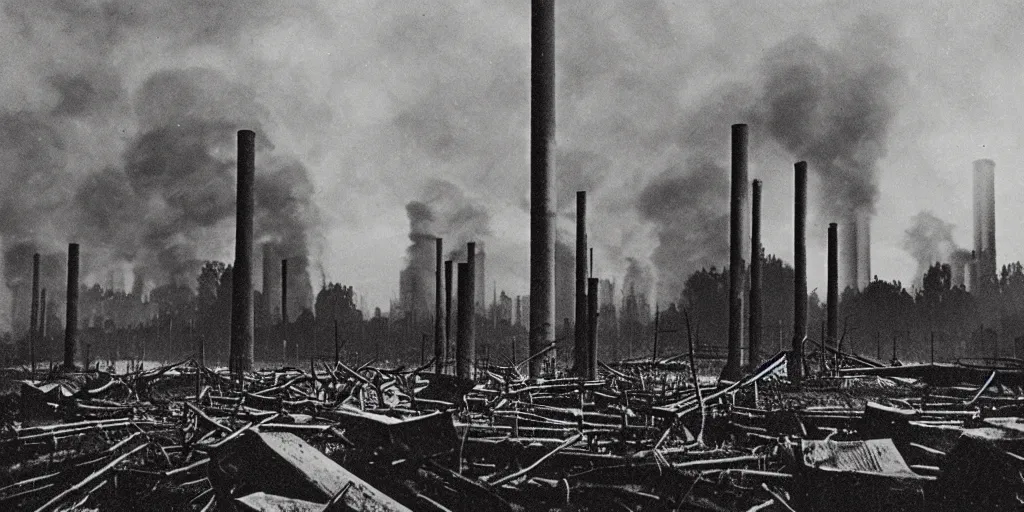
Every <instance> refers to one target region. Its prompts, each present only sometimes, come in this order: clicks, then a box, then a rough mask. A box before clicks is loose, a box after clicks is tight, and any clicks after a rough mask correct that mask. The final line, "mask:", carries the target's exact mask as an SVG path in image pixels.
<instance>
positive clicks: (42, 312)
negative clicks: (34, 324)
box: [39, 288, 46, 341]
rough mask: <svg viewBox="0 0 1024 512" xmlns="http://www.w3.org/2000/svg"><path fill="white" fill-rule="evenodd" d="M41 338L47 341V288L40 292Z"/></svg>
mask: <svg viewBox="0 0 1024 512" xmlns="http://www.w3.org/2000/svg"><path fill="white" fill-rule="evenodd" d="M39 339H40V340H43V341H46V288H43V291H42V292H40V293H39Z"/></svg>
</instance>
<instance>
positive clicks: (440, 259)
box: [434, 238, 445, 374]
mask: <svg viewBox="0 0 1024 512" xmlns="http://www.w3.org/2000/svg"><path fill="white" fill-rule="evenodd" d="M443 252H444V240H442V239H440V238H438V239H437V254H436V255H435V256H436V266H435V268H434V373H437V374H440V373H441V370H443V369H444V341H445V338H444V333H445V323H444V322H445V317H444V311H445V310H444V303H443V302H442V301H443V300H444V288H443V285H442V282H441V279H442V278H443V277H444V268H443V266H444V256H443V254H442V253H443Z"/></svg>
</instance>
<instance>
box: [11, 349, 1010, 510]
mask: <svg viewBox="0 0 1024 512" xmlns="http://www.w3.org/2000/svg"><path fill="white" fill-rule="evenodd" d="M816 358H817V360H819V361H820V363H821V364H820V365H817V364H816ZM693 364H694V361H693V359H692V358H690V359H686V355H685V354H682V355H676V356H672V357H667V358H663V359H660V360H651V359H649V358H648V359H644V360H635V361H621V362H616V363H611V364H606V363H604V362H601V363H600V364H599V372H598V376H597V378H595V379H590V380H587V379H579V378H551V379H540V380H528V379H526V378H524V377H523V376H522V375H521V374H520V373H519V368H517V367H500V366H491V367H478V368H477V375H478V376H479V378H478V380H477V381H475V382H474V381H467V380H463V379H459V378H456V377H454V376H451V375H444V374H435V373H428V372H426V370H427V368H433V367H434V366H433V363H432V362H431V363H428V364H427V365H425V366H423V367H421V368H411V369H406V368H397V369H386V368H377V367H374V366H371V365H370V364H364V365H361V366H349V365H347V364H345V363H341V362H338V363H333V362H332V363H331V364H311V365H310V367H309V368H308V369H305V370H304V369H298V368H282V369H274V370H263V371H257V372H251V373H247V374H245V375H244V377H243V378H242V380H241V382H237V381H233V380H232V378H231V376H230V375H229V374H228V372H227V370H226V369H211V368H207V367H204V366H202V365H200V364H198V363H197V362H196V361H193V360H188V361H184V362H181V363H178V364H173V365H168V366H163V367H160V368H155V369H150V370H146V371H141V370H137V371H131V372H128V373H125V374H110V373H103V372H88V373H78V374H59V373H53V374H50V375H46V376H42V375H39V376H31V375H27V374H23V375H20V376H12V375H10V374H9V375H7V378H21V379H22V380H21V393H20V394H19V397H20V398H19V399H18V400H8V399H5V401H4V403H5V404H8V403H10V404H12V408H14V409H17V411H16V414H14V413H15V411H10V410H8V411H5V414H4V415H3V416H2V417H3V418H7V419H5V424H4V425H3V431H2V433H0V462H2V464H3V468H4V471H3V472H2V473H0V509H3V510H39V511H45V510H71V509H98V510H260V511H285V510H310V511H313V510H316V511H333V510H379V511H399V510H437V511H443V510H465V511H470V510H506V511H520V510H609V509H611V510H615V509H619V510H760V511H770V510H780V511H781V510H931V509H937V510H961V509H962V507H964V506H968V505H969V504H972V503H973V504H978V503H1000V504H1005V505H1006V506H1008V507H1009V506H1017V504H1019V502H1018V501H1017V497H1018V496H1024V480H1022V479H1020V478H1019V474H1024V473H1021V472H1022V471H1024V457H1022V456H1021V454H1024V421H1021V420H1020V419H1019V416H1020V415H1021V411H1022V410H1024V400H1021V393H1020V386H1021V384H1022V383H1024V379H1022V378H1021V374H1022V371H1021V370H1020V369H1012V368H1011V369H1006V368H1003V369H1000V370H999V371H992V370H991V369H987V368H966V367H959V366H955V367H950V365H944V366H938V365H935V366H933V365H909V366H902V367H883V366H882V365H881V364H878V363H875V362H873V361H871V360H868V359H865V358H863V357H853V356H848V355H846V354H841V353H838V352H837V351H835V350H827V351H824V352H821V354H820V356H819V354H817V353H813V352H812V353H811V354H808V356H807V358H806V360H805V364H806V365H808V367H809V368H813V367H815V366H816V365H817V366H818V367H820V368H823V372H822V374H821V375H819V376H817V377H816V378H809V379H805V381H804V383H803V385H802V387H800V388H796V387H794V386H792V385H791V384H790V383H789V381H788V379H787V378H786V376H785V371H786V355H785V354H784V353H780V354H778V355H776V356H775V357H773V358H771V359H769V360H768V361H767V362H765V363H764V364H762V365H761V366H760V367H758V368H754V369H752V370H751V371H750V372H749V373H747V374H746V376H744V377H743V378H741V379H739V380H737V381H735V382H725V381H718V382H716V381H715V380H714V379H710V378H707V377H701V376H699V375H698V372H697V371H696V370H695V369H694V368H693V366H692V365H693ZM807 374H808V375H810V373H807ZM33 377H35V378H33ZM978 500H981V501H978ZM986 500H988V501H986ZM991 500H995V501H991ZM986 506H987V505H986Z"/></svg>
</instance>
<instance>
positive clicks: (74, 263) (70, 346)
mask: <svg viewBox="0 0 1024 512" xmlns="http://www.w3.org/2000/svg"><path fill="white" fill-rule="evenodd" d="M64 319H65V323H64V368H65V369H66V370H73V369H74V368H75V349H76V348H77V347H76V346H75V344H76V343H77V342H78V244H68V297H67V309H66V311H65V314H64Z"/></svg>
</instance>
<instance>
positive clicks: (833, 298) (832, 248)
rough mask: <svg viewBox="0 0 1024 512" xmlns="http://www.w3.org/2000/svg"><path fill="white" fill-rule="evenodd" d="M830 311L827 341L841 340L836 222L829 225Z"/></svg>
mask: <svg viewBox="0 0 1024 512" xmlns="http://www.w3.org/2000/svg"><path fill="white" fill-rule="evenodd" d="M827 300H828V305H827V307H828V311H827V320H826V322H827V327H826V330H825V332H826V333H827V334H826V336H825V342H827V343H829V344H831V345H832V346H836V344H837V343H838V342H839V337H838V334H839V234H838V226H837V225H836V223H835V222H833V223H831V224H829V225H828V297H827Z"/></svg>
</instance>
